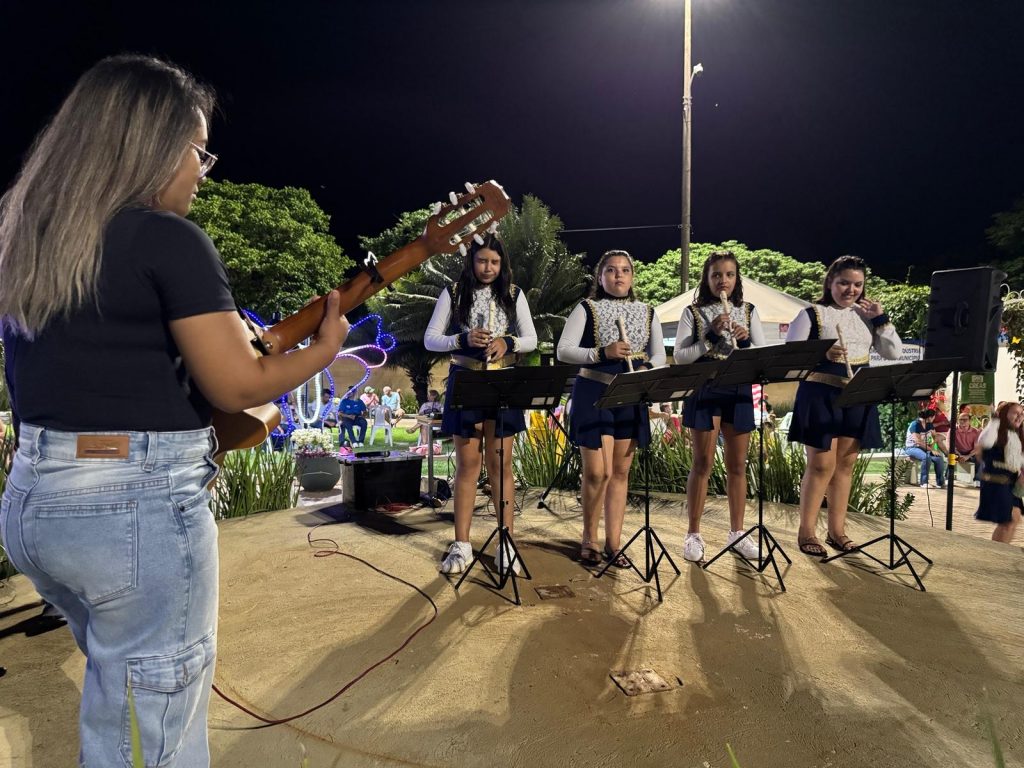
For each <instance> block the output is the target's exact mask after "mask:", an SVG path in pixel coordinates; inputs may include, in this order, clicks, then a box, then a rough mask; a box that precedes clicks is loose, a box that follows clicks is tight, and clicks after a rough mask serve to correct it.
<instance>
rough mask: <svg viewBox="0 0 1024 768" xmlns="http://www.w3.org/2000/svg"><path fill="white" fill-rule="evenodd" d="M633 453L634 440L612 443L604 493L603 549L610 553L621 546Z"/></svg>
mask: <svg viewBox="0 0 1024 768" xmlns="http://www.w3.org/2000/svg"><path fill="white" fill-rule="evenodd" d="M635 452H636V440H615V441H614V442H613V443H612V473H611V477H610V478H609V479H608V486H607V488H606V489H605V492H604V544H605V549H608V550H611V551H612V552H618V551H619V547H620V546H621V541H622V521H623V520H624V519H625V517H626V492H627V491H628V490H629V487H628V486H629V468H630V466H632V464H633V454H634V453H635Z"/></svg>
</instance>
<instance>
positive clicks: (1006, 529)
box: [992, 506, 1020, 544]
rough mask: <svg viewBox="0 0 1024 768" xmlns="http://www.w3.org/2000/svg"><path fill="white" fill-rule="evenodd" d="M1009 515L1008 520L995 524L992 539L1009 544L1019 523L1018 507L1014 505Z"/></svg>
mask: <svg viewBox="0 0 1024 768" xmlns="http://www.w3.org/2000/svg"><path fill="white" fill-rule="evenodd" d="M1010 515H1011V517H1010V522H1008V523H999V524H998V525H996V529H995V530H994V531H992V541H998V542H1001V543H1003V544H1009V543H1011V542H1012V541H1013V535H1014V533H1016V532H1017V526H1018V525H1020V509H1019V508H1018V507H1017V506H1014V507H1013V508H1012V509H1011V510H1010Z"/></svg>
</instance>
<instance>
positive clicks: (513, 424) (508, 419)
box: [440, 365, 526, 437]
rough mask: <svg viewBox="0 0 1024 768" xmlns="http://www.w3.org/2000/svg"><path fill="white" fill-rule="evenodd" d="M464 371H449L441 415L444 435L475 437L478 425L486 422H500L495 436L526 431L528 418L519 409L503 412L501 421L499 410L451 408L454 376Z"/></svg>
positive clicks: (457, 368) (496, 426) (454, 366)
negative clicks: (449, 404)
mask: <svg viewBox="0 0 1024 768" xmlns="http://www.w3.org/2000/svg"><path fill="white" fill-rule="evenodd" d="M462 370H465V369H464V368H462V367H460V366H457V365H453V366H451V367H450V368H449V369H448V382H447V383H446V384H445V388H444V411H443V413H442V414H441V429H440V432H441V434H442V435H452V436H457V437H473V436H474V435H476V425H477V424H482V423H483V422H485V421H494V422H499V423H496V424H495V427H494V434H495V435H498V436H500V437H510V436H511V435H514V434H516V433H517V432H524V431H525V430H526V417H525V415H524V414H523V411H522V409H519V408H509V409H507V410H504V411H502V412H501V414H500V415H501V418H500V419H499V418H498V416H499V414H498V409H497V408H464V409H462V410H459V409H457V408H449V407H448V403H449V402H450V401H451V394H452V389H453V387H454V386H455V377H454V375H453V374H454V373H455V372H456V371H462Z"/></svg>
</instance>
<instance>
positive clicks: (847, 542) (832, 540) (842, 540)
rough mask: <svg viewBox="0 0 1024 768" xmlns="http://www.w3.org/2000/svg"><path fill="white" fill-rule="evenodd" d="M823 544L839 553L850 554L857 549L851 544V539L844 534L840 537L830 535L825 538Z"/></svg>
mask: <svg viewBox="0 0 1024 768" xmlns="http://www.w3.org/2000/svg"><path fill="white" fill-rule="evenodd" d="M825 543H826V544H828V545H829V546H830V547H832V549H836V550H838V551H840V552H850V551H852V550H854V549H856V548H857V545H856V544H854V543H853V539H851V538H850V537H849V536H847V535H846V534H845V533H844V534H843V535H842V536H833V535H832V534H831V533H830V534H829V535H828V536H826V537H825Z"/></svg>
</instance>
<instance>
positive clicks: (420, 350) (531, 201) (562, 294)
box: [360, 195, 587, 402]
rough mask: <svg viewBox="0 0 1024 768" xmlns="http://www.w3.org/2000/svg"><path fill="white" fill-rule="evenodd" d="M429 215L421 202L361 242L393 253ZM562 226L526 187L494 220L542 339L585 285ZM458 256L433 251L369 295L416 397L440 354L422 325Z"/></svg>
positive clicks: (551, 334) (549, 338) (393, 358)
mask: <svg viewBox="0 0 1024 768" xmlns="http://www.w3.org/2000/svg"><path fill="white" fill-rule="evenodd" d="M428 216H429V211H427V210H420V211H412V212H408V213H404V214H402V215H401V216H400V217H399V221H398V223H397V224H396V225H395V226H394V227H392V228H390V229H388V230H385V231H384V232H382V233H381V234H379V235H377V236H376V237H367V236H364V237H361V238H360V245H361V246H362V247H363V248H365V249H366V250H372V251H373V252H374V253H377V254H378V255H381V254H389V253H392V252H393V251H395V250H397V249H398V248H399V247H401V246H402V245H404V244H405V243H408V242H410V241H411V240H413V239H415V238H416V237H417V236H418V235H419V233H420V232H422V231H423V226H424V223H425V222H426V220H427V218H428ZM561 230H562V222H561V220H560V219H559V218H558V217H557V216H554V215H552V214H551V212H550V210H549V209H548V207H547V206H545V205H544V203H542V202H541V201H540V200H539V199H537V198H536V197H533V196H531V195H525V196H524V197H523V205H522V208H521V209H515V208H513V209H512V210H511V211H510V212H509V213H508V215H506V216H505V218H504V219H502V222H501V225H500V234H501V237H502V240H503V241H504V243H505V249H506V251H507V252H508V254H509V260H510V261H511V262H512V276H513V280H514V281H515V283H516V284H517V285H518V286H519V287H520V288H521V289H522V290H523V291H525V292H526V299H527V302H528V303H529V305H530V310H531V312H532V313H533V320H534V324H535V325H536V326H537V335H538V338H539V339H540V341H541V342H548V343H551V342H554V341H555V340H556V339H557V337H558V334H559V333H561V330H562V326H563V325H564V324H565V317H566V316H567V315H568V313H569V312H570V311H571V310H572V308H573V307H574V306H575V305H576V302H578V301H579V300H580V298H581V297H582V295H583V292H584V290H585V288H586V286H587V275H586V271H585V270H584V268H583V256H582V254H572V253H570V252H569V249H568V248H566V246H565V244H564V243H563V242H562V241H561V239H560V238H559V233H560V232H561ZM463 263H464V259H463V257H462V256H461V255H460V254H458V253H455V254H441V255H437V256H434V257H432V258H431V259H430V260H428V261H427V262H425V263H424V265H423V266H422V267H421V268H420V269H419V270H417V271H416V272H414V273H412V274H410V275H408V276H406V277H403V278H401V279H399V280H396V281H395V283H394V284H393V285H392V286H391V289H389V290H387V291H382V292H381V293H379V294H377V295H376V296H374V297H373V298H372V299H370V302H369V304H370V309H371V311H373V312H377V313H379V314H380V315H381V317H382V318H383V319H384V323H385V326H386V327H387V328H388V330H389V332H390V333H392V334H393V335H394V337H395V339H396V341H397V342H398V345H397V346H396V348H395V349H394V350H392V352H391V353H390V355H389V357H390V362H392V363H393V364H395V365H398V366H399V367H401V368H402V369H404V370H405V371H406V373H407V374H408V375H409V378H410V380H411V381H412V383H413V389H414V391H415V392H416V398H417V400H418V401H419V402H423V401H425V400H426V397H427V389H429V387H430V371H431V369H432V368H433V367H434V365H436V364H437V363H438V362H440V361H442V360H444V358H445V357H446V355H444V354H438V353H435V352H428V351H427V350H426V349H425V348H424V347H423V331H424V330H425V329H426V327H427V323H428V322H429V321H430V316H431V314H432V313H433V311H434V304H435V302H436V301H437V297H438V296H439V295H440V293H441V291H443V290H444V289H445V288H446V287H448V286H449V285H451V284H452V283H454V282H455V281H456V280H458V278H459V274H460V273H461V271H462V265H463Z"/></svg>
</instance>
